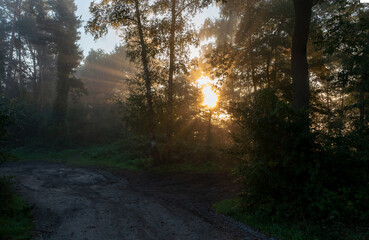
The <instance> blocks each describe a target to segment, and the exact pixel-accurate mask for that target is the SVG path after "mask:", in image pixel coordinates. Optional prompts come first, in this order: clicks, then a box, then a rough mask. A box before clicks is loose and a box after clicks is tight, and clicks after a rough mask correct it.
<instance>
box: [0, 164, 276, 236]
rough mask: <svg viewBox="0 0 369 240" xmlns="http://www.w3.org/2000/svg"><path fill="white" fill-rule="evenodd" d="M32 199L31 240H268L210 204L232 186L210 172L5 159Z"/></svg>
mask: <svg viewBox="0 0 369 240" xmlns="http://www.w3.org/2000/svg"><path fill="white" fill-rule="evenodd" d="M0 175H3V176H5V175H7V176H15V179H14V180H15V186H16V189H17V192H18V193H19V194H20V195H21V196H22V197H23V198H24V199H25V200H26V201H27V202H28V203H29V204H31V205H33V206H34V209H33V212H34V217H35V222H36V235H35V236H34V239H55V240H59V239H60V240H68V239H77V240H87V239H88V240H105V239H106V240H115V239H134V240H140V239H144V240H145V239H163V240H164V239H165V240H166V239H185V240H191V239H199V240H203V239H211V240H213V239H214V240H215V239H247V240H251V239H253V240H254V239H255V240H256V239H257V240H259V239H260V240H264V239H270V238H267V237H265V236H263V235H262V234H259V233H257V232H255V231H253V230H252V229H250V228H249V227H247V226H245V225H243V224H240V223H237V222H235V221H232V220H231V219H229V218H226V217H224V216H221V215H217V214H216V213H214V211H212V210H211V204H212V203H213V202H215V201H217V200H219V199H221V198H224V197H226V196H227V195H228V194H230V195H231V194H233V193H232V191H233V190H232V189H230V188H229V185H228V184H226V183H227V181H228V179H224V180H222V179H219V178H217V177H216V176H193V175H173V176H164V175H160V174H152V173H132V172H126V173H114V174H113V173H110V172H107V171H103V170H99V169H85V168H76V167H70V166H66V165H63V164H54V163H46V162H18V163H6V164H4V165H3V166H1V167H0Z"/></svg>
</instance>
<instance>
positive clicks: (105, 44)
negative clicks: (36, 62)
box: [75, 0, 219, 57]
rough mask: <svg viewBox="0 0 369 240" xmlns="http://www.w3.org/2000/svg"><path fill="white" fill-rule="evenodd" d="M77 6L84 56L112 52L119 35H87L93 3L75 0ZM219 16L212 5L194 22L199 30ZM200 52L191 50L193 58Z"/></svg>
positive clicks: (117, 42) (111, 31) (195, 49)
mask: <svg viewBox="0 0 369 240" xmlns="http://www.w3.org/2000/svg"><path fill="white" fill-rule="evenodd" d="M75 2H76V5H77V13H76V14H77V16H81V18H82V21H83V23H82V27H81V29H80V32H81V39H80V40H79V45H80V48H81V49H82V50H83V54H84V56H87V54H88V52H89V51H90V49H99V48H101V49H103V50H105V52H111V51H112V50H113V49H114V47H115V46H116V45H117V44H119V43H120V38H119V36H118V33H116V32H115V31H114V30H110V31H109V33H108V34H107V35H106V36H104V37H102V38H100V39H98V40H96V41H95V40H94V38H93V37H92V35H91V34H89V33H85V30H84V26H85V25H86V22H87V21H88V19H89V18H90V17H91V15H90V13H89V6H90V3H91V2H92V1H90V0H75ZM218 15H219V10H218V8H217V7H216V6H214V5H212V6H210V7H209V8H207V9H204V10H203V11H202V13H199V14H198V15H197V16H196V17H195V18H194V19H193V22H194V24H195V26H196V27H197V28H200V27H201V25H202V24H203V23H204V21H205V19H206V18H215V17H217V16H218ZM198 52H199V48H194V47H193V48H191V56H192V57H194V56H197V55H198Z"/></svg>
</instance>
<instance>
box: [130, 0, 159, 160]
mask: <svg viewBox="0 0 369 240" xmlns="http://www.w3.org/2000/svg"><path fill="white" fill-rule="evenodd" d="M135 8H136V18H137V27H138V34H139V37H140V45H141V59H142V65H143V68H144V79H145V85H146V101H147V114H148V119H147V120H148V130H149V135H150V141H151V155H152V157H153V160H154V161H155V162H156V163H157V162H158V161H159V152H158V150H157V146H156V137H155V126H154V110H153V104H152V96H151V79H150V72H149V65H148V59H147V49H146V42H145V39H144V35H143V29H142V23H141V14H140V3H139V0H135Z"/></svg>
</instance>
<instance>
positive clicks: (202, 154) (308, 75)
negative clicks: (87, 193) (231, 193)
mask: <svg viewBox="0 0 369 240" xmlns="http://www.w3.org/2000/svg"><path fill="white" fill-rule="evenodd" d="M215 2H216V1H215ZM213 3H214V1H210V0H195V1H194V0H156V1H148V0H133V1H102V2H98V3H96V2H94V3H92V4H91V7H90V12H91V14H92V17H91V19H90V20H89V21H88V22H87V23H86V24H85V26H84V27H85V30H86V32H89V33H91V34H92V35H93V36H94V37H95V38H96V39H97V38H99V37H102V36H103V35H105V34H106V33H107V32H108V31H109V30H110V31H111V30H113V31H118V32H119V33H120V34H121V36H122V40H123V42H124V43H123V44H122V45H121V46H117V47H116V48H115V50H114V51H113V52H111V53H105V52H104V51H102V50H91V51H90V52H89V54H88V55H87V56H86V57H85V58H84V60H83V61H82V59H83V58H82V54H81V52H80V50H79V48H78V45H77V41H78V39H79V33H78V28H79V27H80V26H81V22H80V20H79V18H78V17H76V15H75V10H76V7H75V4H74V2H73V0H62V1H56V0H55V1H54V0H46V1H45V0H17V1H7V0H1V1H0V21H1V25H0V28H1V31H0V44H1V46H0V79H1V83H0V87H1V88H0V91H1V97H2V98H1V101H2V102H3V103H2V105H1V107H3V106H4V109H5V108H11V109H13V110H14V111H15V112H18V114H15V115H18V116H17V117H16V118H17V119H18V120H17V122H19V123H20V124H18V125H21V127H14V126H12V127H11V130H12V135H13V137H14V138H13V139H16V141H15V142H14V141H12V144H13V145H14V146H22V145H30V144H35V142H37V144H39V146H48V147H56V146H57V147H59V148H60V147H74V146H77V145H86V144H93V143H106V142H108V141H114V140H116V139H121V138H129V137H131V136H140V137H141V138H143V139H144V141H145V144H146V145H145V146H146V148H147V155H148V156H150V157H151V159H152V162H153V163H154V164H156V165H165V164H171V163H178V162H191V161H193V162H207V161H213V162H216V163H217V164H219V165H221V164H223V165H229V166H232V167H235V168H237V176H238V180H239V181H240V183H241V184H242V192H241V197H242V203H243V205H242V208H243V210H245V211H255V210H257V211H260V212H262V213H263V214H266V215H270V216H273V217H274V218H275V219H276V220H282V219H284V220H285V219H288V220H301V219H304V221H306V222H314V223H317V224H318V225H319V224H322V225H323V226H325V225H329V224H338V225H340V224H342V226H360V227H364V228H365V227H366V228H367V227H368V226H367V223H368V222H369V205H368V202H369V188H368V186H369V157H368V154H369V152H368V150H369V125H368V123H369V122H368V117H369V104H368V101H369V100H368V96H369V12H368V11H369V8H368V6H367V5H363V4H360V3H359V2H358V1H355V0H327V1H313V0H293V1H292V0H262V1H260V0H259V1H256V0H247V1H245V0H228V1H217V2H216V4H217V6H218V7H219V8H220V16H219V18H217V19H207V20H206V21H205V23H204V25H203V26H202V28H201V29H200V31H199V32H197V30H196V28H195V27H194V26H193V23H192V18H193V17H194V16H195V15H196V14H198V13H199V12H201V11H202V10H203V9H205V8H206V7H208V6H209V5H211V4H213ZM205 39H212V40H214V41H210V43H208V44H206V45H203V46H202V48H201V54H200V56H198V57H196V58H195V59H190V53H191V51H190V47H191V46H193V45H198V44H199V40H205ZM198 79H202V80H204V79H205V83H202V82H201V81H198ZM207 79H208V80H207ZM210 79H212V80H210ZM208 90H209V91H210V93H211V94H216V95H217V98H218V100H219V101H218V102H216V100H217V99H215V100H214V99H212V100H213V102H214V101H215V105H212V104H209V103H207V97H209V92H206V91H208ZM211 94H210V95H211ZM204 95H205V96H204ZM7 111H8V110H2V112H4V116H5V115H6V114H5V113H7ZM12 113H13V112H12ZM4 119H5V118H4ZM6 119H8V118H6ZM19 119H20V120H19ZM2 124H5V120H4V123H2ZM338 236H339V234H338ZM336 237H337V235H332V236H326V239H329V238H331V239H338V238H336Z"/></svg>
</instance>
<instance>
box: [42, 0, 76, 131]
mask: <svg viewBox="0 0 369 240" xmlns="http://www.w3.org/2000/svg"><path fill="white" fill-rule="evenodd" d="M50 5H51V7H52V11H53V12H54V14H55V17H54V18H53V19H51V20H50V26H49V30H50V32H51V33H52V34H53V41H54V42H55V45H56V52H57V60H56V66H57V78H58V80H57V87H56V99H55V101H54V106H53V123H52V124H55V126H56V127H57V129H58V132H59V136H65V133H66V116H67V110H68V97H69V92H70V90H71V88H79V89H83V84H82V82H81V81H80V80H78V79H77V78H75V77H73V73H74V71H75V68H76V67H78V65H79V62H80V60H81V52H80V51H79V49H78V45H77V40H78V39H79V34H78V28H79V26H80V24H81V23H80V20H79V19H78V18H77V17H76V15H75V11H76V6H75V4H74V1H73V0H62V1H54V0H51V1H50Z"/></svg>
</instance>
